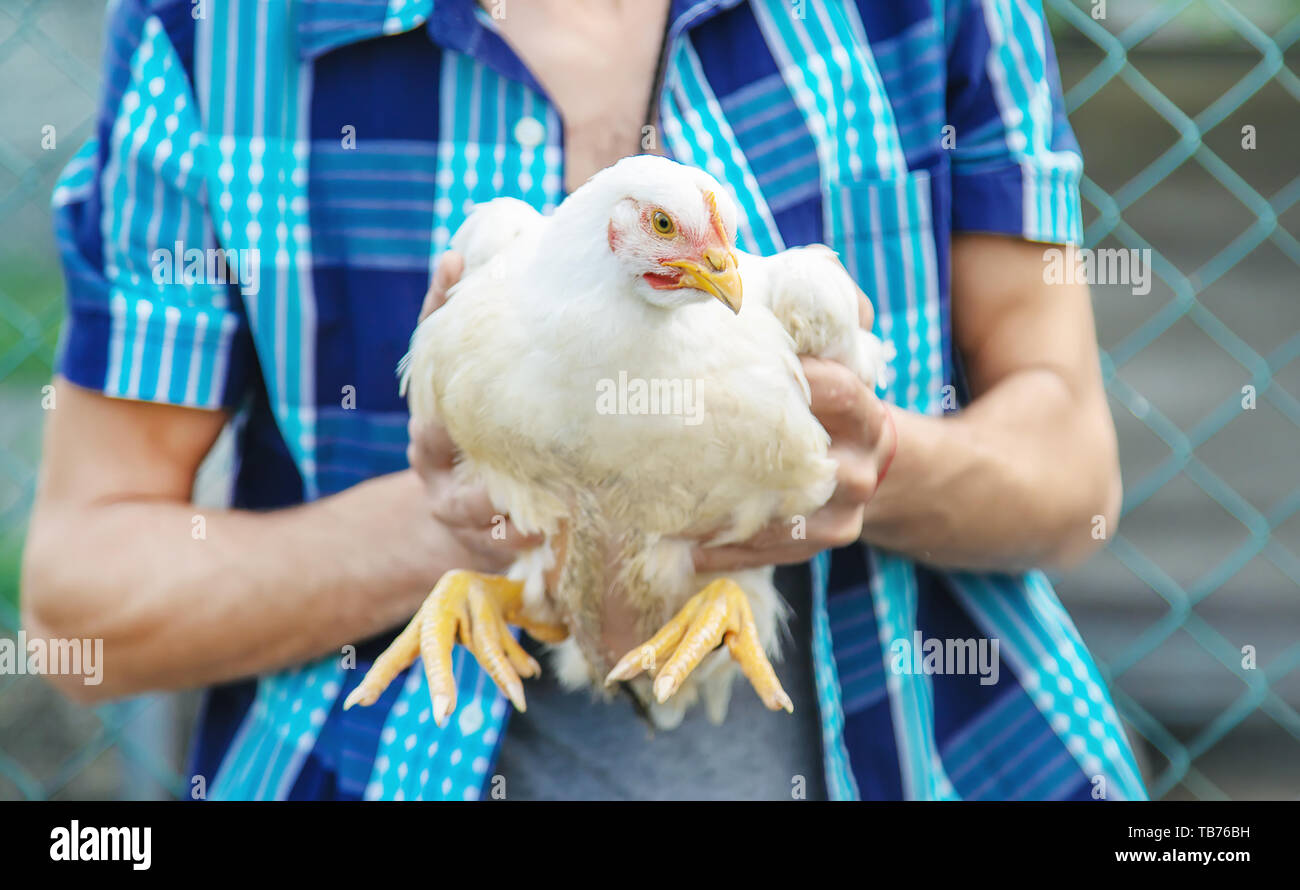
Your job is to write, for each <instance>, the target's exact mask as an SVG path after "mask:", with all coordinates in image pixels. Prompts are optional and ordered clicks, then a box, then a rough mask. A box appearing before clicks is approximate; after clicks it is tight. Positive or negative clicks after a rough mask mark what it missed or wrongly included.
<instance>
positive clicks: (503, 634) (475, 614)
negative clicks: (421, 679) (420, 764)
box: [343, 569, 567, 726]
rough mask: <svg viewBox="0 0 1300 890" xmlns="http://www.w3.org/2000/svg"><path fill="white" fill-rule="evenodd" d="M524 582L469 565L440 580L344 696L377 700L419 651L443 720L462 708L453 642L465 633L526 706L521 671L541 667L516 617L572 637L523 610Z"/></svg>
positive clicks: (532, 628)
mask: <svg viewBox="0 0 1300 890" xmlns="http://www.w3.org/2000/svg"><path fill="white" fill-rule="evenodd" d="M523 590H524V587H523V583H522V582H520V581H512V580H510V579H509V578H503V577H500V576H499V575H486V574H482V573H479V572H470V571H465V570H463V569H453V570H452V571H450V572H447V574H445V575H443V576H442V578H441V579H439V581H438V583H437V584H436V585H435V586H434V588H433V592H432V593H430V594H429V596H428V598H427V599H426V600H425V601H424V605H422V606H421V607H420V610H419V611H418V612H416V613H415V617H414V618H412V619H411V623H410V624H408V625H406V629H405V630H403V631H402V632H401V633H400V634H398V635H397V638H396V639H395V640H393V642H392V643H391V644H389V646H388V648H387V649H385V650H384V651H383V653H382V654H381V655H380V656H379V657H378V658H376V659H375V663H374V664H373V665H371V667H370V670H369V671H368V672H367V673H366V676H365V678H364V679H362V681H361V683H360V684H358V686H357V687H356V688H355V689H353V690H352V692H351V693H350V694H349V695H348V697H347V700H346V701H344V703H343V710H345V711H346V710H347V709H348V708H350V707H352V706H353V705H356V704H360V705H363V706H366V705H372V704H374V703H375V702H376V701H377V700H378V699H379V696H380V695H381V694H382V693H383V691H384V690H385V689H387V688H388V684H389V683H391V682H392V681H393V678H394V677H396V676H397V675H398V674H400V673H401V672H402V671H404V670H406V668H407V667H409V666H410V664H411V663H412V662H413V661H415V658H416V656H417V655H419V656H421V657H422V658H423V659H424V673H425V676H426V677H427V678H428V680H429V695H430V697H431V698H432V699H433V719H434V722H435V723H437V724H438V725H439V726H443V725H445V724H446V722H447V717H448V716H449V715H450V714H451V712H452V711H454V710H455V709H456V677H455V675H454V674H453V673H452V669H451V665H452V660H451V656H452V648H453V647H454V646H455V644H456V640H457V638H459V640H460V642H461V645H463V646H464V647H465V648H466V649H468V650H469V651H470V652H472V653H473V655H474V657H475V658H476V659H477V660H478V663H479V664H480V665H482V666H483V669H484V670H485V671H487V672H488V675H489V676H490V677H492V679H493V681H494V682H495V683H496V684H497V687H498V688H499V689H500V690H501V691H502V692H503V693H504V694H505V695H506V697H507V698H509V699H510V701H511V703H512V704H514V706H515V707H516V708H518V709H519V710H521V711H523V710H526V707H525V702H524V684H523V681H522V680H520V677H535V676H537V675H538V674H540V673H541V672H542V668H541V666H540V665H539V664H538V663H537V661H536V660H535V659H534V658H533V657H532V656H531V655H529V654H528V653H527V652H525V651H524V649H523V647H522V646H520V645H519V643H518V641H516V640H515V638H514V636H513V635H512V634H511V633H510V629H509V628H508V627H507V626H506V625H507V624H508V623H509V624H517V625H519V626H520V627H523V628H524V630H526V631H528V632H529V633H530V634H532V635H533V636H535V637H537V638H538V639H540V640H545V641H547V642H558V641H559V640H562V639H564V637H565V636H567V631H565V629H564V628H563V627H557V626H555V625H549V624H539V623H535V622H530V621H527V620H525V619H523V618H522V617H521V616H520V614H519V613H520V611H521V610H522V608H523Z"/></svg>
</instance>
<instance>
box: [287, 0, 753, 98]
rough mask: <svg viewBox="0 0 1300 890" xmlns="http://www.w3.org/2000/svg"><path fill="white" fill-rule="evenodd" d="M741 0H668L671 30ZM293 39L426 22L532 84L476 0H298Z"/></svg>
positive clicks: (352, 37)
mask: <svg viewBox="0 0 1300 890" xmlns="http://www.w3.org/2000/svg"><path fill="white" fill-rule="evenodd" d="M740 2H742V0H672V5H671V7H670V9H669V13H668V14H669V16H670V17H671V26H670V33H671V34H672V36H673V37H674V38H676V37H677V36H678V35H680V34H681V32H682V31H684V30H685V29H686V28H688V27H691V26H693V25H696V24H699V23H700V22H702V21H704V20H705V19H706V18H708V17H709V16H711V15H712V14H714V13H716V12H719V11H721V10H723V9H727V8H730V7H732V6H735V5H737V4H738V3H740ZM297 10H298V17H297V29H296V30H297V43H298V57H299V58H300V59H314V58H317V57H318V56H321V55H324V54H325V53H327V52H329V51H330V50H334V49H337V48H339V47H341V46H347V45H348V44H351V43H359V42H361V41H362V40H370V39H372V38H375V37H382V36H384V35H386V34H401V33H403V32H406V31H411V30H414V29H415V28H418V27H419V26H420V25H425V27H426V29H427V30H428V32H429V37H430V39H432V40H433V42H434V43H436V44H439V45H440V46H444V47H447V48H448V49H454V50H457V51H458V52H462V53H465V54H466V55H469V56H471V57H474V58H477V59H480V60H482V61H483V62H485V63H487V64H488V65H490V66H491V67H493V68H495V69H496V70H498V71H499V72H500V73H501V74H503V75H505V76H507V77H510V78H511V79H514V80H520V81H523V82H525V83H528V84H530V85H532V86H535V83H534V82H533V77H532V74H531V73H530V72H529V71H528V70H527V68H526V67H525V66H524V65H523V63H522V62H521V61H519V58H518V57H517V56H516V55H515V54H514V53H513V52H512V51H511V50H510V48H509V46H507V44H506V42H505V41H504V40H503V39H502V38H501V37H500V35H498V34H497V33H496V31H495V30H494V29H493V27H492V19H491V16H489V15H488V13H487V12H485V11H484V10H483V9H482V8H481V7H480V6H479V5H478V3H476V2H475V0H436V2H435V0H405V2H396V0H355V2H353V3H349V4H347V5H346V6H344V5H341V4H339V3H338V2H337V0H299V2H298V4H297Z"/></svg>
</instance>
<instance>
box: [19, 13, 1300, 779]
mask: <svg viewBox="0 0 1300 890" xmlns="http://www.w3.org/2000/svg"><path fill="white" fill-rule="evenodd" d="M1046 6H1047V8H1048V11H1049V15H1050V17H1051V19H1052V23H1053V30H1054V32H1055V35H1056V40H1057V46H1058V53H1059V57H1060V62H1061V71H1062V77H1063V80H1064V82H1065V87H1066V103H1067V106H1068V110H1069V113H1070V116H1071V120H1072V122H1073V124H1074V127H1075V130H1076V133H1077V134H1078V136H1079V139H1080V142H1081V143H1082V145H1083V149H1084V156H1085V159H1086V170H1087V172H1088V176H1087V178H1086V179H1085V181H1084V185H1083V197H1084V199H1085V200H1084V206H1085V222H1086V232H1085V237H1086V241H1087V244H1088V246H1089V247H1091V248H1096V249H1098V250H1104V249H1107V248H1112V249H1126V250H1137V251H1141V252H1143V253H1141V254H1140V256H1142V257H1144V258H1146V259H1147V260H1149V261H1150V268H1151V269H1152V270H1153V272H1154V275H1153V281H1152V283H1151V286H1150V288H1149V290H1148V291H1147V292H1146V293H1140V294H1139V293H1138V292H1137V290H1136V289H1135V288H1133V287H1132V286H1130V285H1131V283H1130V282H1124V283H1122V284H1121V283H1119V282H1105V283H1098V284H1096V285H1095V286H1094V299H1095V308H1096V314H1097V322H1098V333H1099V339H1100V341H1101V344H1102V347H1103V357H1102V362H1103V371H1104V374H1105V378H1106V385H1107V389H1108V392H1109V394H1110V397H1111V401H1112V410H1113V412H1114V414H1115V417H1116V424H1117V428H1118V430H1119V434H1120V455H1121V462H1122V465H1123V470H1124V478H1125V491H1126V493H1125V501H1124V509H1123V520H1122V523H1121V525H1122V528H1121V529H1120V530H1118V531H1117V532H1114V531H1112V533H1111V534H1109V535H1108V538H1109V540H1108V545H1107V548H1106V550H1105V551H1104V552H1103V553H1102V554H1101V555H1099V556H1098V557H1096V558H1094V559H1093V560H1092V561H1090V562H1089V563H1088V564H1087V565H1086V566H1084V567H1083V568H1082V569H1080V570H1078V571H1075V572H1072V573H1069V574H1067V575H1064V576H1062V577H1059V578H1057V579H1056V581H1057V584H1058V588H1059V590H1060V592H1061V596H1062V598H1063V599H1064V600H1065V602H1066V604H1067V606H1068V607H1069V608H1070V609H1071V611H1072V613H1073V614H1074V615H1075V618H1076V620H1077V622H1078V624H1079V626H1080V629H1081V630H1082V632H1083V635H1084V638H1085V639H1086V640H1087V641H1088V643H1089V645H1090V646H1091V647H1092V649H1093V651H1094V653H1095V654H1096V656H1097V657H1098V660H1099V661H1100V662H1101V663H1102V665H1103V670H1105V671H1106V672H1107V674H1108V676H1109V678H1110V680H1111V683H1112V689H1113V692H1114V694H1115V698H1116V703H1117V705H1118V708H1119V711H1120V713H1121V715H1122V716H1123V717H1124V719H1125V720H1126V721H1127V722H1128V725H1129V728H1130V730H1131V732H1132V735H1133V738H1134V740H1135V742H1136V743H1137V748H1138V751H1139V757H1140V760H1141V761H1142V763H1143V768H1144V772H1145V774H1146V779H1147V782H1148V786H1149V788H1150V790H1151V793H1152V795H1153V796H1154V797H1173V798H1186V797H1194V798H1204V799H1227V798H1231V797H1238V798H1276V797H1285V798H1296V797H1300V713H1298V712H1297V711H1298V708H1300V670H1297V668H1298V667H1300V598H1298V597H1297V594H1300V556H1297V553H1300V444H1298V443H1300V401H1297V398H1296V396H1295V395H1293V393H1300V361H1297V359H1300V287H1297V285H1296V280H1297V277H1296V276H1297V272H1298V271H1300V269H1297V267H1298V266H1300V241H1297V237H1296V235H1295V234H1293V233H1297V232H1300V208H1298V207H1297V203H1300V161H1298V160H1297V158H1298V155H1297V149H1296V146H1297V144H1300V142H1298V141H1300V107H1297V103H1300V77H1298V76H1297V74H1296V72H1297V70H1300V65H1298V64H1297V63H1298V62H1300V48H1298V47H1297V43H1300V0H1259V2H1253V3H1250V2H1245V0H1242V2H1240V3H1238V4H1236V5H1233V4H1229V3H1226V2H1222V0H1174V2H1138V0H1133V2H1122V0H1120V2H1114V0H1112V2H1110V3H1107V2H1104V0H1074V2H1071V0H1047V2H1046ZM102 17H103V11H102V7H101V5H100V4H99V3H97V2H95V0H0V83H3V84H5V88H4V90H3V97H4V98H3V100H2V101H3V103H4V110H3V114H0V121H3V126H2V127H0V635H7V636H10V637H12V636H14V635H15V634H16V631H17V628H18V624H19V618H18V589H17V588H18V571H19V558H20V552H21V544H22V537H23V533H24V527H25V523H26V517H27V514H28V512H29V511H30V508H31V502H32V496H33V491H34V486H35V480H36V473H37V463H38V456H39V444H40V428H41V425H42V420H43V411H42V391H41V387H42V386H43V385H44V384H46V383H47V382H48V380H49V377H50V374H51V365H52V359H53V351H54V347H55V343H56V340H57V334H58V328H59V323H60V320H61V316H62V295H61V281H60V276H59V272H58V267H57V262H56V258H55V254H54V246H53V239H52V235H51V228H50V219H49V209H48V205H49V195H50V193H51V191H52V188H53V184H54V180H55V177H56V176H57V172H58V170H59V169H60V168H61V167H62V166H63V164H64V163H66V161H67V159H68V158H69V157H70V156H71V154H72V153H73V152H75V151H76V149H77V148H78V147H79V146H80V144H81V143H82V142H84V140H85V139H86V138H87V136H88V135H89V134H90V132H91V129H92V121H93V113H94V107H95V101H96V96H97V92H98V74H97V69H98V64H99V61H98V60H99V40H98V36H99V34H100V33H101V30H102ZM92 23H93V24H94V27H87V26H88V25H89V24H92ZM69 548H70V552H69V558H76V542H75V541H72V542H69ZM193 704H194V701H193V696H191V695H186V696H148V697H144V698H140V699H135V700H132V701H127V702H122V703H117V704H112V705H106V706H102V707H98V708H95V709H93V710H91V709H84V708H79V707H76V706H74V705H71V704H68V703H67V702H65V701H63V700H62V699H61V698H59V697H58V696H57V695H56V694H55V693H54V692H53V691H52V690H51V689H50V688H49V687H48V686H47V685H46V684H44V683H43V682H41V681H40V680H39V679H36V678H33V677H30V676H23V675H2V676H0V799H3V798H47V797H67V798H87V797H109V798H111V797H157V796H178V795H183V794H185V793H186V791H187V788H188V783H187V781H186V780H185V779H184V777H183V776H182V775H181V774H180V772H179V769H180V768H181V764H182V763H183V751H184V748H185V746H186V744H187V740H188V735H189V733H190V726H191V724H192V721H193Z"/></svg>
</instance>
